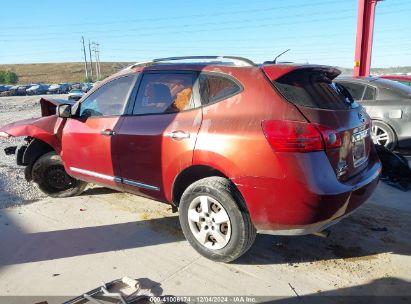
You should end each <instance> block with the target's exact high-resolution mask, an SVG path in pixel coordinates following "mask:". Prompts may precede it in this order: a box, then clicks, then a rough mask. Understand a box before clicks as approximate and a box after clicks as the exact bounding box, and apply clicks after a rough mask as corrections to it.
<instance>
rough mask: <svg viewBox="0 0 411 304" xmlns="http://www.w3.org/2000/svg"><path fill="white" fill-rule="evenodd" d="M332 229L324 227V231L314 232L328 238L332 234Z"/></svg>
mask: <svg viewBox="0 0 411 304" xmlns="http://www.w3.org/2000/svg"><path fill="white" fill-rule="evenodd" d="M330 233H331V231H330V230H328V229H324V230H322V231H318V232H314V233H313V235H316V236H319V237H322V238H325V239H326V238H328V237H329V236H330Z"/></svg>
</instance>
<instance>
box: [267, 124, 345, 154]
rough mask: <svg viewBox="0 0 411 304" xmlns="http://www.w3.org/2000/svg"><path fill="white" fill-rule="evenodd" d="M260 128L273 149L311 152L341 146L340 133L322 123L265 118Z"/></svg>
mask: <svg viewBox="0 0 411 304" xmlns="http://www.w3.org/2000/svg"><path fill="white" fill-rule="evenodd" d="M262 128H263V131H264V134H265V137H266V138H267V140H268V142H269V143H270V145H271V147H272V148H273V149H274V151H277V152H312V151H323V150H325V149H332V148H338V147H340V146H341V143H342V140H341V135H340V134H339V133H338V132H336V131H334V130H332V129H330V128H328V127H325V126H323V125H318V124H311V123H307V122H301V121H291V120H266V121H263V122H262Z"/></svg>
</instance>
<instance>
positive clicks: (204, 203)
mask: <svg viewBox="0 0 411 304" xmlns="http://www.w3.org/2000/svg"><path fill="white" fill-rule="evenodd" d="M245 209H246V208H245V204H244V202H243V200H242V197H241V195H240V194H239V192H238V190H237V189H236V188H235V187H234V186H233V185H232V184H231V183H230V181H229V180H227V179H225V178H222V177H208V178H204V179H201V180H199V181H197V182H195V183H193V184H192V185H190V186H189V187H188V188H187V189H186V190H185V191H184V193H183V195H182V197H181V201H180V206H179V218H180V225H181V228H182V230H183V233H184V235H185V237H186V239H187V240H188V242H189V243H190V244H191V246H193V247H194V249H195V250H196V251H197V252H199V253H200V254H201V255H203V256H204V257H206V258H208V259H210V260H213V261H216V262H226V263H227V262H231V261H234V260H236V259H237V258H239V257H240V256H241V255H243V254H244V253H245V252H246V251H247V250H248V249H249V248H250V247H251V245H252V244H253V242H254V240H255V237H256V230H255V227H254V225H253V224H252V223H251V219H250V215H249V214H248V212H247V211H246V210H245Z"/></svg>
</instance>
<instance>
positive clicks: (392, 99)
mask: <svg viewBox="0 0 411 304" xmlns="http://www.w3.org/2000/svg"><path fill="white" fill-rule="evenodd" d="M334 81H335V82H336V83H338V84H340V85H342V86H344V87H345V88H346V89H347V91H348V92H349V93H350V94H351V96H352V97H353V99H354V100H356V101H358V102H359V103H360V104H361V105H362V106H363V107H364V108H365V110H366V111H367V113H368V115H370V117H371V119H372V138H373V141H374V143H375V144H379V145H382V146H385V147H386V148H388V149H390V150H394V149H396V148H403V149H410V148H411V87H409V86H406V85H404V84H401V83H398V82H395V81H392V80H387V79H382V78H378V77H359V78H357V77H338V78H337V79H335V80H334Z"/></svg>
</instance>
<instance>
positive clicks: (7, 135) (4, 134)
mask: <svg viewBox="0 0 411 304" xmlns="http://www.w3.org/2000/svg"><path fill="white" fill-rule="evenodd" d="M0 137H4V138H9V137H10V134H7V133H6V132H0Z"/></svg>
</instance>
